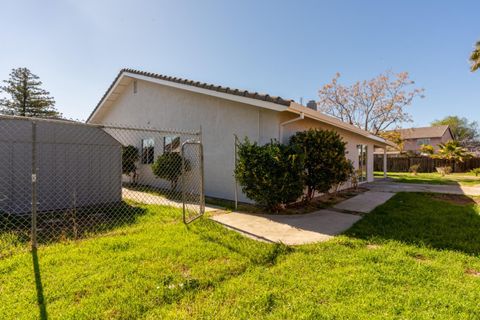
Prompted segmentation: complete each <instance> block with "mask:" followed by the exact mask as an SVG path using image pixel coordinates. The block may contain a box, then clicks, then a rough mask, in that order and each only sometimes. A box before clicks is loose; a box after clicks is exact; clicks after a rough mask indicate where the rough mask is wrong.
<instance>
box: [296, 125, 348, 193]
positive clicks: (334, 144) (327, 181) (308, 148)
mask: <svg viewBox="0 0 480 320" xmlns="http://www.w3.org/2000/svg"><path fill="white" fill-rule="evenodd" d="M290 145H291V146H292V147H294V148H295V149H298V150H300V152H301V153H302V155H303V158H304V171H305V184H306V186H307V195H306V200H307V201H310V200H311V199H312V198H313V196H314V195H315V192H321V193H327V192H328V191H329V190H330V189H332V187H334V186H338V185H340V184H342V183H344V182H346V181H347V180H348V179H349V178H350V177H351V174H352V172H353V166H352V164H351V162H350V161H348V159H347V158H346V157H345V155H346V150H345V146H346V143H345V142H344V141H343V139H342V138H341V136H340V135H339V134H338V133H337V132H335V131H333V130H319V129H310V130H308V131H302V132H297V133H296V134H295V135H294V136H292V137H291V138H290Z"/></svg>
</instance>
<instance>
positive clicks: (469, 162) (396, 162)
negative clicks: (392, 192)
mask: <svg viewBox="0 0 480 320" xmlns="http://www.w3.org/2000/svg"><path fill="white" fill-rule="evenodd" d="M417 164H418V165H420V167H419V169H418V172H436V169H435V168H437V167H445V166H451V162H450V161H448V160H444V159H433V158H430V157H405V158H403V157H388V158H387V171H389V172H408V171H409V169H410V167H411V166H413V165H417ZM475 168H480V158H470V159H466V160H465V161H464V162H457V163H455V164H454V165H453V168H452V170H453V172H468V171H470V170H472V169H475ZM374 170H375V171H383V155H381V156H375V159H374Z"/></svg>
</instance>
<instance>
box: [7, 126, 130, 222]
mask: <svg viewBox="0 0 480 320" xmlns="http://www.w3.org/2000/svg"><path fill="white" fill-rule="evenodd" d="M33 123H35V127H34V126H33ZM34 130H35V142H36V143H35V154H34V155H35V158H34V157H33V150H34V149H33V146H32V142H33V136H34V135H33V131H34ZM33 161H35V162H33ZM33 163H35V167H36V170H37V172H36V183H37V188H36V189H37V201H38V205H37V208H38V211H39V212H42V211H52V210H60V209H65V208H72V207H73V204H75V206H76V207H85V206H91V205H99V204H106V203H115V202H120V201H121V200H122V193H121V190H122V186H121V178H122V177H121V170H122V153H121V144H120V143H119V142H118V141H116V140H115V139H114V138H112V137H111V136H110V135H108V134H107V133H105V132H104V131H103V130H102V129H99V128H97V127H93V126H89V125H86V124H84V123H78V122H72V121H64V120H46V119H38V118H35V119H34V118H25V117H11V116H0V213H2V212H6V213H9V214H23V213H30V212H31V208H32V179H33V177H32V165H33Z"/></svg>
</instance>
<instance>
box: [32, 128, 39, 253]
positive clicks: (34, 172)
mask: <svg viewBox="0 0 480 320" xmlns="http://www.w3.org/2000/svg"><path fill="white" fill-rule="evenodd" d="M31 237H32V249H36V248H37V246H38V242H37V123H36V122H35V121H32V236H31Z"/></svg>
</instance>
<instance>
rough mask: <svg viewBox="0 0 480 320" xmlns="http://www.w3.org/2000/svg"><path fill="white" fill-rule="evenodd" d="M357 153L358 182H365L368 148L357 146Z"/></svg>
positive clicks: (363, 145) (361, 145) (362, 145)
mask: <svg viewBox="0 0 480 320" xmlns="http://www.w3.org/2000/svg"><path fill="white" fill-rule="evenodd" d="M357 152H358V172H357V175H358V182H364V181H367V174H368V170H367V163H368V147H367V145H365V144H359V145H357Z"/></svg>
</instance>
